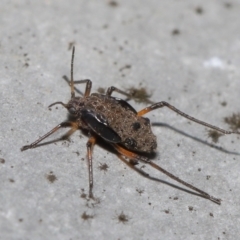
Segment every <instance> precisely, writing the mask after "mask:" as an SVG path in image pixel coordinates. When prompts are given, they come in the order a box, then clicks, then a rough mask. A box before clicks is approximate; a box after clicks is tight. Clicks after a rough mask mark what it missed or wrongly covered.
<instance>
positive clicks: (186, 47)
mask: <svg viewBox="0 0 240 240" xmlns="http://www.w3.org/2000/svg"><path fill="white" fill-rule="evenodd" d="M239 13H240V2H239V0H233V1H230V2H229V1H219V0H213V1H207V0H202V1H197V0H186V1H177V0H171V1H159V0H149V1H137V0H131V1H127V0H122V1H99V0H92V1H83V0H80V1H77V0H75V1H74V0H72V1H63V0H58V1H52V0H45V1H42V0H41V1H38V0H36V1H34V2H33V1H28V0H22V1H1V3H0V16H1V19H0V35H1V38H0V54H1V57H0V63H1V64H0V76H1V80H0V89H1V94H0V106H1V124H0V131H1V135H0V181H1V185H0V238H1V239H64V240H65V239H159V238H162V239H184V240H186V239H236V238H238V237H239V234H240V227H239V226H240V224H239V219H240V218H239V212H240V204H239V200H240V197H239V196H240V188H239V182H240V174H239V172H240V171H239V170H240V150H239V141H240V139H239V136H236V135H228V136H222V137H221V138H219V140H218V142H217V143H213V142H212V140H211V138H209V137H208V132H207V130H206V129H205V128H204V127H202V126H199V125H197V124H195V123H190V122H189V121H187V120H186V119H184V118H182V117H180V116H177V114H175V113H173V112H171V111H170V110H169V109H159V111H154V112H152V113H149V114H147V117H148V118H149V119H150V120H151V122H152V123H153V127H152V129H153V132H154V134H155V135H156V136H157V143H158V149H157V153H158V154H157V155H156V156H155V157H154V158H153V160H154V162H155V163H157V164H159V165H161V166H162V167H164V168H166V169H167V170H169V171H170V172H172V173H173V174H176V175H177V176H179V177H180V178H182V179H183V180H186V181H188V182H189V183H192V184H194V185H195V186H196V187H199V188H201V189H203V190H204V191H206V192H208V193H210V194H211V195H213V196H214V197H219V198H221V199H222V205H221V206H218V205H216V204H213V203H212V202H210V201H207V200H206V199H203V198H201V197H199V196H196V195H193V194H190V193H188V192H186V191H184V190H182V189H178V188H176V187H174V186H171V185H169V184H167V183H171V184H172V183H173V184H175V183H174V182H173V181H172V180H171V179H169V178H167V177H166V176H164V175H162V174H161V173H159V172H157V171H156V170H155V169H152V168H150V166H147V165H143V164H140V165H139V166H138V167H140V168H141V169H143V170H144V171H145V172H147V173H149V174H150V176H151V177H152V178H151V179H148V178H144V177H142V176H141V175H139V174H137V173H136V172H135V171H133V170H132V169H130V168H128V167H127V165H125V164H124V163H123V162H122V161H120V160H119V159H118V157H117V155H116V154H115V152H114V151H113V150H112V148H109V147H108V146H107V145H105V144H104V143H103V142H98V144H97V145H96V146H95V148H94V153H93V158H94V159H93V160H94V166H93V167H94V169H93V171H94V194H95V196H96V197H98V200H96V201H94V202H93V201H89V200H88V199H87V197H86V193H88V172H87V161H86V142H87V138H88V137H87V136H86V135H84V134H83V133H81V132H80V131H77V132H76V133H75V134H73V136H72V137H71V141H70V142H68V141H59V142H55V143H51V144H46V145H43V146H41V147H39V148H36V149H32V150H28V151H25V152H20V148H21V147H22V146H23V145H26V144H29V143H31V142H32V141H33V140H35V139H36V138H38V137H39V136H40V135H42V134H44V133H46V132H47V131H49V130H50V129H52V128H53V127H54V126H56V125H57V124H58V123H59V122H62V121H64V120H65V119H67V113H66V109H64V108H62V107H61V106H54V107H53V108H52V111H49V110H48V108H47V106H49V104H51V103H53V102H55V101H63V102H68V101H69V99H70V89H69V86H68V85H67V84H66V82H65V81H64V80H63V79H62V76H63V75H67V76H68V77H69V69H70V59H71V51H70V47H71V45H72V43H75V46H76V55H75V56H76V57H75V73H74V76H75V79H76V80H78V79H86V78H89V79H91V80H92V81H93V92H96V91H97V89H99V88H105V89H106V88H107V87H109V86H111V85H114V86H116V87H118V88H120V89H123V90H127V89H130V88H133V87H134V88H140V89H141V88H142V87H144V88H146V89H147V92H148V93H149V94H150V95H151V100H152V101H153V102H157V101H168V102H170V103H171V104H172V105H174V106H176V107H177V108H179V109H180V110H182V111H184V112H186V113H188V114H190V115H192V116H194V117H197V118H199V119H201V120H204V121H207V122H209V123H211V124H215V125H217V126H219V127H223V128H226V129H228V125H227V124H226V123H224V118H226V117H231V116H232V115H233V114H238V113H239V111H240V109H239V92H240V84H239V79H240V68H239V66H240V54H239V53H240V40H239V39H240V31H239V29H240V24H239V23H240V14H239ZM77 87H78V88H79V89H80V90H81V91H84V88H82V86H80V85H79V86H77ZM114 96H117V97H121V96H119V94H116V95H115V94H114ZM129 103H130V104H131V105H133V107H134V108H135V109H136V110H141V109H142V108H144V107H146V104H142V103H141V104H140V103H136V102H135V101H130V102H129ZM64 133H65V131H64V130H62V131H60V132H59V133H56V134H55V135H54V136H52V137H50V138H49V139H48V141H51V140H54V139H56V138H58V137H60V136H61V135H62V134H64ZM176 185H177V186H179V185H178V184H176ZM179 187H181V186H179Z"/></svg>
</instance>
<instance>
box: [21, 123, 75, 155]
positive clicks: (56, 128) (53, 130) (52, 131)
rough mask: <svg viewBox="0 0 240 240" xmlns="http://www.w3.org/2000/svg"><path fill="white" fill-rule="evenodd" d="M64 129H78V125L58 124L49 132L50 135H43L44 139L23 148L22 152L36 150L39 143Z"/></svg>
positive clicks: (41, 138)
mask: <svg viewBox="0 0 240 240" xmlns="http://www.w3.org/2000/svg"><path fill="white" fill-rule="evenodd" d="M63 127H72V128H73V129H77V128H78V124H77V123H74V122H62V123H60V124H58V125H57V126H56V127H55V128H53V129H52V130H51V131H49V132H48V133H46V134H45V135H43V136H42V137H40V138H39V139H37V140H36V141H35V142H33V143H31V144H30V145H26V146H23V147H22V148H21V151H25V150H27V149H30V148H35V147H36V146H37V145H38V143H40V142H41V141H42V140H44V139H45V138H47V137H49V136H50V135H52V134H53V133H55V132H56V131H57V130H59V129H60V128H63ZM70 131H71V130H70ZM69 135H70V134H68V136H69Z"/></svg>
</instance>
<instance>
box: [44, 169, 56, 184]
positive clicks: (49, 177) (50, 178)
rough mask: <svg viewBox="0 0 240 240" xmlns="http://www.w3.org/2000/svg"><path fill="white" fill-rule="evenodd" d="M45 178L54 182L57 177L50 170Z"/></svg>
mask: <svg viewBox="0 0 240 240" xmlns="http://www.w3.org/2000/svg"><path fill="white" fill-rule="evenodd" d="M46 178H47V180H48V181H49V182H50V183H54V182H55V181H56V180H57V177H56V176H55V175H54V174H53V172H52V171H51V172H50V173H49V174H47V175H46Z"/></svg>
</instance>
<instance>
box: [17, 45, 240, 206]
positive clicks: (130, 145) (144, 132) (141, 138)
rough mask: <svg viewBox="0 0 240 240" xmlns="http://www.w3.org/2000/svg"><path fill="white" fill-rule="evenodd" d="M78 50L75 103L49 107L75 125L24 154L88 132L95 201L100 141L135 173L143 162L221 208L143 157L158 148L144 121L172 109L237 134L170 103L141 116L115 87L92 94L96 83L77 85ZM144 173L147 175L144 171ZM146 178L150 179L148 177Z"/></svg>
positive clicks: (49, 133) (27, 147)
mask: <svg viewBox="0 0 240 240" xmlns="http://www.w3.org/2000/svg"><path fill="white" fill-rule="evenodd" d="M74 52H75V48H73V52H72V61H71V81H70V86H71V99H70V101H69V102H68V103H67V104H65V103H63V102H55V103H53V104H51V105H50V106H49V107H51V106H53V105H55V104H61V105H63V106H64V107H65V108H67V109H68V111H69V113H70V115H71V116H72V117H73V119H75V120H73V121H67V122H62V123H60V124H59V125H57V126H56V127H55V128H53V129H52V130H51V131H50V132H48V133H46V134H45V135H44V136H42V137H40V138H39V139H38V140H36V141H35V142H33V143H32V144H30V145H26V146H23V147H22V148H21V150H22V151H24V150H27V149H30V148H35V147H37V145H38V144H39V143H40V142H41V141H42V140H44V139H45V138H47V137H48V136H50V135H51V134H53V133H54V132H56V131H57V130H59V129H60V128H63V127H70V128H71V129H70V130H69V131H68V132H67V134H66V135H64V136H65V137H66V136H67V137H68V136H70V135H71V134H72V133H73V132H75V131H76V130H77V129H85V130H87V132H88V133H89V136H90V137H89V140H88V142H87V158H88V165H89V168H88V169H89V197H90V198H94V197H93V191H92V190H93V171H92V151H93V146H94V144H95V143H96V140H97V138H98V137H100V138H102V139H103V140H105V141H106V142H107V143H109V144H111V145H112V146H113V147H114V148H115V149H116V151H117V152H118V153H119V154H120V155H119V157H120V156H125V157H127V158H128V159H129V162H127V164H128V165H129V166H131V167H132V168H134V169H135V167H134V165H136V164H137V163H138V162H139V161H142V162H144V163H148V164H149V165H151V166H152V167H154V168H155V169H157V170H159V171H161V172H163V173H164V174H166V175H168V176H169V177H171V178H172V179H174V180H176V181H177V182H179V183H181V184H183V185H185V186H186V187H188V188H190V189H192V190H194V191H196V192H198V193H199V194H200V195H201V196H202V197H204V198H206V199H209V200H211V201H213V202H215V203H217V204H221V200H220V199H218V198H215V197H213V196H211V195H209V194H208V193H206V192H204V191H202V190H200V189H198V188H196V187H194V186H193V185H191V184H189V183H187V182H184V181H183V180H181V179H179V178H178V177H176V176H174V175H173V174H171V173H170V172H168V171H166V170H165V169H163V168H161V167H160V166H158V165H156V164H155V163H154V162H152V161H151V160H150V159H149V158H147V157H145V156H142V155H141V153H153V152H154V151H155V150H156V148H157V141H156V136H155V135H154V134H153V133H152V130H151V124H150V121H149V119H148V118H145V117H143V115H145V114H146V113H148V112H150V111H153V110H155V109H158V108H162V107H168V108H169V109H171V110H173V111H174V112H176V113H178V114H179V115H181V116H183V117H185V118H187V119H189V120H191V121H194V122H196V123H198V124H201V125H204V126H206V127H209V128H211V129H214V130H216V131H219V132H221V133H223V134H231V133H236V134H240V133H239V132H237V131H226V130H223V129H220V128H218V127H216V126H213V125H210V124H208V123H205V122H203V121H200V120H198V119H196V118H193V117H191V116H189V115H187V114H185V113H183V112H181V111H180V110H178V109H176V108H175V107H174V106H172V105H170V104H169V103H167V102H163V101H162V102H158V103H155V104H152V105H151V106H149V107H146V108H144V109H142V110H141V111H139V112H137V111H136V110H135V109H134V108H133V107H132V106H131V105H129V104H128V103H127V102H126V101H124V100H122V99H120V98H116V97H112V96H111V95H112V93H113V92H114V91H115V92H118V93H120V94H123V95H125V96H127V97H128V98H129V97H131V96H129V94H127V93H125V92H124V91H122V90H120V89H117V88H115V87H109V88H108V90H107V93H106V94H105V95H103V94H98V93H92V94H90V92H91V88H92V82H91V81H90V80H89V79H85V80H78V81H73V60H74ZM82 83H85V84H86V89H85V93H84V96H83V97H75V91H74V84H82ZM141 173H144V172H142V171H141ZM144 174H145V176H148V175H147V174H146V173H144Z"/></svg>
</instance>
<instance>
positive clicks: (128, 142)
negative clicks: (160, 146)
mask: <svg viewBox="0 0 240 240" xmlns="http://www.w3.org/2000/svg"><path fill="white" fill-rule="evenodd" d="M122 101H123V100H121V104H120V103H119V102H118V100H117V99H114V98H112V97H107V96H104V97H103V96H102V95H98V94H94V95H91V96H90V97H89V99H88V100H87V103H86V105H87V106H86V107H88V108H91V109H93V110H94V111H96V114H100V115H102V116H103V117H104V118H105V119H106V120H107V123H108V126H109V127H110V128H111V129H113V130H114V131H115V132H116V133H117V134H118V135H119V136H120V138H121V142H120V143H121V144H122V145H123V146H125V147H126V148H127V149H129V150H134V151H138V152H146V153H151V152H153V151H154V150H155V149H156V148H157V142H156V136H155V135H154V134H153V133H152V130H151V125H150V121H149V119H148V118H143V117H138V116H137V114H136V112H135V111H133V109H130V108H129V109H128V108H127V107H123V106H122ZM126 106H127V105H126Z"/></svg>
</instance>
